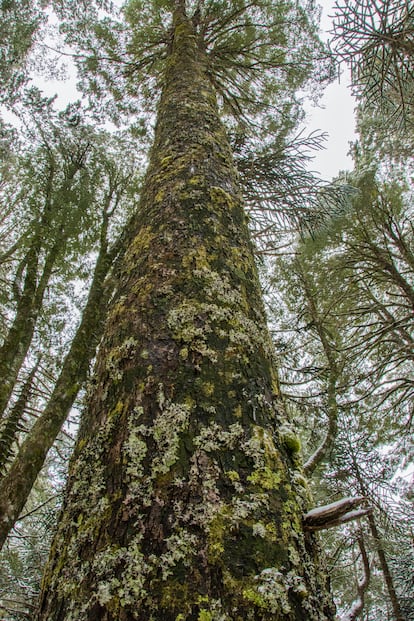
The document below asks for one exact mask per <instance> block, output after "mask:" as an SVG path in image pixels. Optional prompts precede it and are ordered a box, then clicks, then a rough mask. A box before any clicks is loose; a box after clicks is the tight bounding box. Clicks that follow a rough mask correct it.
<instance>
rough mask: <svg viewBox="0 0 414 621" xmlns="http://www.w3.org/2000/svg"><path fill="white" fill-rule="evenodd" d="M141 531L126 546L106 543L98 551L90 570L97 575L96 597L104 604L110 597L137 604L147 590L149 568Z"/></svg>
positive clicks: (126, 603) (124, 603)
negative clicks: (143, 552) (111, 545)
mask: <svg viewBox="0 0 414 621" xmlns="http://www.w3.org/2000/svg"><path fill="white" fill-rule="evenodd" d="M140 541H141V535H140V534H138V535H137V536H136V537H135V539H133V540H132V541H131V542H129V544H128V546H127V547H114V546H113V547H109V548H105V549H104V550H101V551H99V552H97V554H96V555H95V558H94V561H93V570H94V573H95V575H96V577H97V579H98V587H97V599H98V601H99V603H101V604H102V605H103V604H107V603H109V602H110V601H111V600H112V599H113V598H116V600H117V601H118V602H119V603H120V604H121V606H126V605H129V604H135V605H136V604H139V602H140V601H142V600H143V599H144V598H145V596H146V595H147V592H146V590H145V588H144V584H145V581H146V579H147V577H148V574H149V573H150V571H151V567H150V565H149V564H148V563H147V562H146V561H145V560H144V556H143V554H142V552H141V548H140Z"/></svg>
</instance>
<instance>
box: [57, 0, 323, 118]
mask: <svg viewBox="0 0 414 621" xmlns="http://www.w3.org/2000/svg"><path fill="white" fill-rule="evenodd" d="M178 8H180V10H181V11H184V13H185V15H186V17H187V19H188V20H190V21H191V23H192V25H193V28H194V34H195V36H196V37H197V41H198V44H199V47H200V49H201V50H203V51H205V54H206V62H207V71H208V74H209V76H210V78H211V81H212V82H213V84H214V86H215V88H216V91H217V93H218V95H219V99H220V102H221V104H222V105H223V108H224V109H225V111H226V112H228V113H231V114H232V115H233V116H235V117H237V118H238V119H239V118H249V119H250V120H252V115H253V116H254V115H256V114H257V113H258V112H263V110H266V109H267V110H268V109H272V110H273V111H275V110H277V111H278V112H279V113H281V114H284V113H286V112H287V110H288V109H289V108H291V106H292V102H293V101H295V94H294V93H295V91H297V90H298V89H299V88H303V87H304V86H305V84H306V82H308V81H309V80H312V81H314V82H315V81H321V80H323V79H326V78H328V77H329V76H330V63H329V62H328V61H327V60H326V59H327V55H326V53H325V52H324V49H323V46H322V44H321V42H320V41H319V39H318V36H317V25H316V22H317V18H318V11H317V10H316V9H315V8H314V6H313V4H312V3H307V4H305V3H304V2H300V1H298V0H282V1H279V2H275V1H269V0H261V1H260V0H259V2H249V1H247V0H238V1H237V2H229V1H228V0H220V1H218V0H214V1H213V0H210V1H209V0H206V1H204V2H203V1H201V0H199V1H189V2H186V3H185V2H178V1H177V2H174V0H153V1H152V2H142V0H129V2H126V3H125V5H124V6H123V7H122V9H120V11H119V12H118V14H115V13H113V14H111V15H109V14H107V15H106V16H104V17H102V19H101V20H100V21H99V22H96V21H95V22H92V21H90V23H89V24H87V23H85V21H84V20H83V21H82V23H81V27H80V22H79V20H76V19H75V20H72V21H68V22H67V23H66V26H65V29H66V31H67V35H68V41H70V42H71V43H72V44H75V45H76V46H77V48H78V49H79V50H80V52H81V53H80V54H79V55H78V58H77V60H78V65H79V69H80V71H81V75H82V78H83V88H84V89H85V90H87V91H89V93H90V94H94V95H97V96H98V97H99V99H100V102H101V103H102V98H103V97H104V96H105V92H107V89H108V86H109V88H110V92H111V94H112V97H113V98H114V99H115V101H116V102H117V107H118V109H122V110H123V111H124V112H125V111H127V110H129V109H131V106H133V107H135V106H136V102H137V97H141V98H142V97H143V101H144V102H145V103H146V104H147V105H148V103H149V102H150V103H151V109H152V106H153V102H154V92H155V89H157V90H158V89H159V86H160V80H161V79H162V75H163V71H164V68H165V61H166V58H167V56H168V52H169V49H170V45H171V42H172V39H173V36H174V32H173V15H174V11H175V10H178ZM114 99H112V104H113V101H114ZM141 103H142V100H141Z"/></svg>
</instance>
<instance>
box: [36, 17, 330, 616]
mask: <svg viewBox="0 0 414 621" xmlns="http://www.w3.org/2000/svg"><path fill="white" fill-rule="evenodd" d="M176 13H177V14H176V16H175V28H174V40H173V45H172V49H171V54H170V57H169V59H168V68H167V71H166V76H165V83H164V88H163V94H162V97H161V101H160V104H159V110H158V122H157V127H156V135H155V143H154V146H153V150H152V154H151V161H150V167H149V171H148V173H147V177H146V182H145V186H144V190H143V195H142V200H141V205H140V209H139V216H138V217H137V221H136V230H135V234H134V236H133V239H132V242H131V243H130V245H129V247H128V249H127V251H126V254H125V257H124V262H123V268H122V271H121V274H120V278H119V285H118V291H117V295H116V299H115V300H114V302H113V306H112V309H111V310H110V314H109V318H108V321H107V325H106V331H105V335H104V339H103V343H102V346H101V350H100V353H99V356H98V361H97V368H96V380H97V388H96V390H95V393H94V395H93V396H92V398H91V401H90V404H89V407H88V410H87V412H86V413H85V415H84V419H83V423H82V426H81V430H80V434H79V439H78V443H77V447H76V450H75V454H74V457H73V459H72V462H71V468H70V475H69V484H68V489H67V493H66V500H65V504H64V508H63V513H62V518H61V522H60V525H59V529H58V532H57V535H56V538H55V541H54V544H53V549H52V553H51V559H50V561H49V564H48V567H47V571H46V574H45V577H44V583H43V595H42V598H41V603H40V612H39V616H38V619H39V620H42V621H44V620H46V619H47V620H49V621H50V620H52V619H53V621H63V620H65V621H69V620H72V621H75V620H76V621H84V620H92V619H93V620H94V621H99V620H105V621H109V620H113V621H115V620H117V621H126V620H128V621H130V620H137V621H144V620H145V621H149V620H151V619H153V620H161V619H162V620H163V621H190V620H199V621H209V620H211V621H212V620H217V621H218V620H234V621H236V620H248V619H255V620H256V621H259V620H266V619H269V620H270V619H283V620H286V621H287V620H299V619H301V620H303V619H309V620H310V619H313V620H315V621H316V620H325V619H326V620H327V619H332V618H333V612H332V608H331V603H330V599H329V597H328V595H327V593H326V591H325V584H324V578H323V576H322V574H321V573H320V572H319V570H318V569H317V568H316V567H315V564H316V551H315V548H314V544H313V540H312V538H311V537H310V536H308V535H307V536H306V537H305V535H304V533H303V531H302V524H301V520H302V514H303V510H304V503H306V496H307V492H306V484H305V481H304V479H303V477H302V475H301V474H300V466H299V464H298V450H299V443H298V440H297V438H296V437H295V436H294V434H293V432H292V430H291V429H290V427H289V425H288V423H287V421H286V418H285V414H284V411H283V406H282V403H281V400H280V395H279V392H278V384H277V377H276V375H275V372H274V361H273V356H272V345H271V342H270V339H269V335H268V332H267V329H266V323H265V317H264V311H263V306H262V301H261V293H260V287H259V283H258V277H257V273H256V268H255V264H254V259H253V252H252V247H251V243H250V240H249V235H248V230H247V225H246V220H245V215H244V212H243V208H242V201H241V196H240V192H239V188H238V181H237V174H236V172H235V169H234V166H233V162H232V156H231V152H230V148H229V144H228V141H227V138H226V135H225V132H224V129H223V126H222V124H221V122H220V119H219V115H218V112H217V107H216V102H215V96H214V93H213V91H212V89H211V86H210V83H209V81H208V78H207V65H206V61H205V58H204V55H203V52H202V49H200V48H199V47H198V45H197V40H196V38H195V36H193V34H192V31H191V24H190V23H188V20H187V19H186V18H185V15H184V13H183V12H182V11H181V12H180V10H177V12H176Z"/></svg>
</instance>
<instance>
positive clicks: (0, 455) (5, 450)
mask: <svg viewBox="0 0 414 621" xmlns="http://www.w3.org/2000/svg"><path fill="white" fill-rule="evenodd" d="M38 364H39V363H38ZM38 364H37V365H36V366H35V367H33V369H32V370H31V371H30V373H29V375H28V376H27V378H26V380H25V382H24V384H23V387H22V389H21V391H20V394H19V397H18V399H17V400H16V403H15V404H14V405H13V407H12V409H11V411H10V414H9V416H8V417H7V419H5V420H4V421H2V423H3V424H2V425H1V427H0V478H1V477H2V476H3V474H4V472H5V471H4V472H3V470H4V469H5V466H6V464H7V462H8V460H9V459H10V455H11V454H12V450H13V445H14V443H15V441H16V438H17V434H18V433H19V430H20V429H21V426H22V419H23V416H24V414H25V411H26V406H27V404H28V402H29V400H30V397H31V394H32V391H33V381H34V377H35V375H36V372H37V369H38Z"/></svg>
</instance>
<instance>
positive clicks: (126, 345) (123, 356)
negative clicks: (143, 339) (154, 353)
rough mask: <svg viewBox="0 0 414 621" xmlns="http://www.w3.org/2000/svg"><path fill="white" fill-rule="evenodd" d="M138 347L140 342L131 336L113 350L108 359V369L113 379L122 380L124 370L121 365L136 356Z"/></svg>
mask: <svg viewBox="0 0 414 621" xmlns="http://www.w3.org/2000/svg"><path fill="white" fill-rule="evenodd" d="M137 346H138V342H137V341H136V340H135V339H134V338H133V337H132V336H130V337H128V338H127V339H125V340H124V342H123V343H122V344H121V345H119V346H117V347H114V348H113V349H111V351H110V352H109V353H108V355H107V357H106V369H107V371H108V374H109V377H110V378H111V379H113V380H120V379H122V370H121V368H120V365H121V363H122V362H123V361H125V360H128V359H130V358H132V357H133V356H134V354H135V351H136V348H137Z"/></svg>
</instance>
